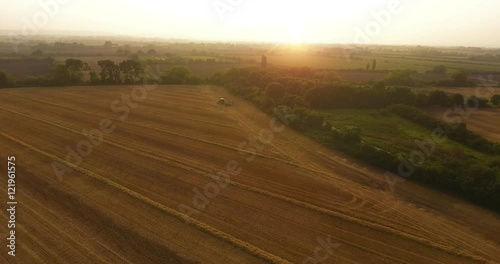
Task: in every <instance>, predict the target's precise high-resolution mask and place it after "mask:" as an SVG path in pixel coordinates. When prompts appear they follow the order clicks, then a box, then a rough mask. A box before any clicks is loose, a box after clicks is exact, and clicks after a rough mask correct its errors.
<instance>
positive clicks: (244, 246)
mask: <svg viewBox="0 0 500 264" xmlns="http://www.w3.org/2000/svg"><path fill="white" fill-rule="evenodd" d="M0 135H1V136H3V137H4V138H6V139H8V140H10V141H12V142H15V143H17V144H19V145H21V146H23V147H25V148H28V149H30V150H31V151H34V152H36V153H38V154H39V155H42V156H45V157H48V158H50V159H52V160H54V161H57V162H60V163H61V164H64V165H66V166H68V167H69V168H72V169H74V170H76V171H78V172H80V173H81V174H83V175H86V176H88V177H90V178H93V179H94V180H97V181H98V182H101V183H104V184H105V185H106V186H109V187H111V188H114V189H116V190H118V191H120V192H122V193H125V194H127V195H129V196H131V197H133V198H135V199H137V200H139V201H142V202H144V203H146V204H148V205H149V206H151V207H153V208H156V209H158V210H160V211H163V212H164V213H166V214H168V215H170V216H172V217H175V218H177V219H178V220H179V221H184V222H185V223H187V224H189V225H191V226H194V227H195V228H198V229H199V230H201V231H204V232H206V233H208V234H210V235H212V236H214V237H217V238H219V239H221V240H223V241H226V242H228V243H229V244H232V245H233V246H235V247H237V248H240V249H241V250H243V251H246V252H247V253H249V254H251V255H254V256H257V257H259V258H261V259H263V260H265V261H268V262H270V263H290V262H289V261H287V260H285V259H283V258H281V257H278V256H276V255H273V254H271V253H269V252H267V251H264V250H262V249H260V248H258V247H256V246H254V245H251V244H249V243H247V242H245V241H242V240H240V239H238V238H236V237H233V236H232V235H230V234H227V233H225V232H223V231H221V230H218V229H216V228H214V227H212V226H209V225H207V224H205V223H203V222H200V221H198V220H196V219H194V218H192V217H190V216H188V215H185V214H182V213H180V212H178V211H177V210H173V209H171V208H169V207H167V206H164V205H163V204H160V203H158V202H156V201H153V200H151V199H149V198H147V197H146V196H143V195H141V194H139V193H137V192H135V191H133V190H131V189H128V188H126V187H124V186H122V185H120V184H118V183H116V182H114V181H112V180H109V179H107V178H105V177H102V176H101V175H99V174H96V173H94V172H91V171H88V170H86V169H83V168H81V167H79V166H76V165H74V164H72V163H70V162H67V161H66V160H63V159H61V158H59V157H56V156H54V155H52V154H49V153H47V152H44V151H42V150H40V149H38V148H36V147H33V146H31V145H29V144H28V143H25V142H23V141H21V140H19V139H16V138H14V137H12V136H9V135H7V134H5V133H3V132H0Z"/></svg>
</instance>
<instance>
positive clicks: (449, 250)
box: [0, 107, 484, 261]
mask: <svg viewBox="0 0 500 264" xmlns="http://www.w3.org/2000/svg"><path fill="white" fill-rule="evenodd" d="M0 108H1V107H0ZM1 109H4V108H1ZM4 110H6V111H9V112H14V111H11V110H8V109H4ZM19 114H21V113H19ZM21 115H23V116H26V117H30V116H28V115H25V114H21ZM30 118H32V119H35V120H36V119H37V118H33V117H30ZM39 121H42V122H45V123H48V124H50V125H54V126H57V127H59V128H61V129H65V130H68V131H71V132H73V133H78V134H79V132H78V131H77V130H74V129H70V128H67V127H64V126H61V125H59V124H56V123H53V122H50V121H44V120H39ZM1 134H2V135H3V136H4V137H6V138H8V139H10V140H11V141H14V142H16V143H18V144H21V145H23V146H26V147H28V146H29V148H32V149H33V150H34V151H35V152H38V153H39V154H42V155H45V156H47V157H51V158H52V157H53V158H54V160H57V161H59V162H63V164H68V162H66V161H64V160H62V159H60V158H57V157H55V156H53V155H51V154H48V153H46V152H44V151H41V150H39V149H36V148H35V147H33V146H31V145H29V144H27V143H24V142H22V141H20V140H17V139H15V138H13V137H10V136H8V135H6V134H4V133H1ZM106 143H108V144H110V145H113V146H115V147H118V148H120V149H124V150H126V151H130V152H132V153H136V154H139V155H142V156H145V157H149V158H152V159H155V160H157V161H160V162H165V163H168V164H172V165H176V166H178V167H181V168H183V169H186V170H188V171H191V172H195V173H197V174H201V175H205V176H208V177H211V178H213V179H218V180H221V181H226V179H223V178H221V177H218V176H214V175H208V174H207V172H206V171H203V170H199V169H196V168H194V167H197V166H199V164H197V165H194V166H193V165H192V163H183V162H178V161H177V160H175V161H174V160H169V159H166V158H165V157H162V156H157V155H158V154H155V153H151V152H146V150H141V151H140V152H139V151H137V149H134V148H130V147H125V146H124V145H123V143H122V144H119V143H114V142H110V141H109V140H107V142H106ZM127 144H128V145H130V142H127ZM134 147H135V148H139V149H140V147H139V146H134ZM70 164H71V163H70ZM71 165H72V166H69V167H73V168H74V167H76V168H80V167H77V166H75V165H73V164H71ZM80 169H81V171H83V172H85V173H84V174H85V175H87V176H90V177H93V178H96V179H100V180H103V181H105V182H106V183H107V184H108V185H110V186H113V187H116V188H120V186H121V187H122V188H125V187H123V186H122V185H119V184H118V183H116V182H114V181H111V180H109V179H106V178H104V177H102V176H100V175H97V174H95V173H92V172H90V171H87V170H85V169H83V168H80ZM88 173H90V175H89V174H88ZM94 174H95V175H94ZM101 178H102V179H101ZM228 183H229V184H231V185H233V186H236V187H238V188H241V189H245V190H248V191H252V192H255V193H259V194H261V195H265V196H268V197H271V198H274V199H277V200H281V201H285V202H288V203H291V204H294V205H296V206H299V207H302V208H305V209H309V210H313V211H316V212H319V213H322V214H326V215H328V216H331V217H334V218H337V219H341V220H344V221H347V222H350V223H356V224H358V225H361V226H364V227H367V228H370V229H373V230H376V231H381V232H384V233H388V234H392V235H396V236H398V237H401V238H404V239H406V240H409V241H413V242H417V243H419V244H421V245H424V246H428V247H432V248H435V249H438V250H441V251H444V252H447V253H451V254H454V255H458V256H461V257H466V258H469V259H471V260H477V261H484V259H482V258H481V257H478V256H475V255H471V254H469V253H468V252H464V251H462V250H459V249H456V248H452V247H448V246H445V245H442V244H438V243H434V242H432V241H429V240H427V239H424V238H421V237H418V236H415V235H413V234H409V233H404V232H400V231H398V230H396V229H393V228H392V227H387V226H384V225H380V224H377V223H372V222H369V221H367V220H364V219H360V218H355V217H352V216H349V215H346V214H344V213H340V212H335V211H332V210H329V209H326V208H323V207H319V206H316V205H312V204H309V203H306V202H302V201H299V200H296V199H294V198H290V197H287V196H283V195H280V194H276V193H273V192H270V191H266V190H262V189H259V188H256V187H253V186H249V185H246V184H241V183H238V182H234V181H228ZM125 189H126V190H125V192H126V193H129V191H130V194H131V195H132V196H133V197H135V198H137V199H139V200H141V201H145V202H147V203H150V202H153V203H154V205H155V207H158V206H159V205H161V204H159V203H157V202H155V201H153V200H150V199H149V198H147V197H145V196H142V195H140V194H138V193H136V192H133V191H131V190H129V189H127V188H125ZM145 199H146V200H145ZM162 206H163V205H161V206H160V209H162ZM163 207H166V206H163ZM166 208H168V207H166ZM163 209H164V208H163ZM168 209H169V210H167V212H168V213H169V214H170V213H172V211H175V212H176V213H177V214H180V215H181V216H180V217H182V214H181V213H179V212H178V211H176V210H173V209H170V208H168ZM177 216H179V215H177ZM200 223H201V222H200ZM196 225H198V224H196ZM212 233H214V235H216V236H218V235H217V232H215V231H214V232H212ZM223 237H224V236H223Z"/></svg>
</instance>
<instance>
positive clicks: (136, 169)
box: [0, 86, 500, 263]
mask: <svg viewBox="0 0 500 264" xmlns="http://www.w3.org/2000/svg"><path fill="white" fill-rule="evenodd" d="M132 90H133V86H116V87H111V86H108V87H67V88H23V89H4V90H0V155H1V158H2V159H5V160H4V161H2V163H1V164H2V165H1V166H0V168H1V170H2V171H1V173H2V175H4V173H5V172H6V167H5V164H6V157H7V156H10V155H15V156H16V161H17V177H16V179H17V182H16V183H17V189H16V191H17V196H18V197H17V200H18V202H19V206H18V209H17V214H18V216H17V223H18V224H17V226H16V234H17V240H16V241H17V249H16V257H11V256H9V255H7V249H6V247H5V245H4V246H2V247H1V248H3V250H2V252H1V255H0V256H1V257H0V258H1V260H0V262H2V263H42V262H45V263H57V262H60V263H66V262H68V261H69V262H71V263H269V262H274V263H287V262H292V263H476V262H477V263H484V262H490V263H498V262H500V217H499V216H498V215H496V214H494V213H491V212H488V211H486V210H483V209H480V208H477V207H475V206H472V205H469V204H467V203H465V202H463V201H461V200H459V199H456V198H453V197H450V196H447V195H444V194H440V193H437V192H435V191H432V190H429V189H426V188H423V187H421V186H418V185H416V184H413V183H411V182H409V181H405V182H397V183H396V184H395V185H393V188H392V189H393V190H391V188H390V187H389V184H388V180H387V179H386V178H385V177H384V176H383V172H382V171H378V170H376V169H373V168H370V167H367V166H364V165H362V164H358V163H357V162H354V161H352V160H350V159H349V158H346V157H344V156H342V155H341V154H339V153H336V152H333V151H331V150H329V149H326V148H324V147H322V146H320V145H318V144H317V143H315V142H313V141H311V140H309V139H307V138H305V137H303V136H301V135H299V134H297V133H296V132H294V131H292V130H291V129H289V128H284V127H283V126H282V125H281V123H279V122H276V119H273V118H272V117H269V116H267V115H265V114H263V113H262V112H260V111H259V110H257V109H256V108H254V107H253V106H251V105H249V104H247V103H246V102H244V101H242V100H238V99H234V103H235V104H234V106H232V107H222V106H218V105H217V104H216V102H217V99H218V98H219V97H221V96H224V97H229V96H228V95H227V94H226V92H225V91H224V90H223V89H222V88H220V87H212V86H160V87H157V88H156V89H153V90H150V91H148V93H147V96H145V97H143V98H140V99H141V100H140V101H135V100H134V99H133V98H132V99H131V98H128V99H127V97H126V96H127V95H130V94H131V91H132ZM122 95H125V97H122ZM135 95H136V96H138V95H141V94H139V93H138V94H135ZM136 99H139V98H138V97H136ZM116 100H118V101H116ZM95 129H100V130H101V132H102V131H105V133H103V134H102V137H100V136H99V134H98V133H93V132H95ZM83 131H85V132H90V134H92V133H93V134H92V135H94V136H93V137H90V139H91V140H90V139H89V137H87V136H86V135H84V133H82V132H83ZM92 131H93V132H92ZM259 134H260V136H259ZM92 140H93V141H92ZM82 142H83V143H82ZM85 142H87V143H85ZM89 142H90V144H91V145H88V144H89ZM89 146H90V147H89ZM85 147H86V148H85ZM78 153H82V154H85V155H80V154H78ZM54 166H55V167H56V168H57V171H58V173H57V175H56V173H55V171H54ZM0 190H1V193H2V195H0V197H2V198H1V200H0V201H1V202H2V204H5V202H6V199H7V198H6V197H7V185H6V184H2V185H0ZM4 194H5V195H4ZM1 212H2V213H0V223H1V226H2V229H1V236H2V237H4V238H6V237H7V230H6V229H4V227H5V226H6V223H7V221H8V215H7V212H6V210H1ZM4 223H5V225H4ZM4 241H5V239H4ZM5 243H6V242H5Z"/></svg>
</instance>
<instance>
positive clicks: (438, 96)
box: [427, 90, 450, 106]
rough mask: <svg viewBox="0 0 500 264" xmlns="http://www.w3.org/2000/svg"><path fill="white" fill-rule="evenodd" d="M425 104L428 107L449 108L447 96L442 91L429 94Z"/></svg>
mask: <svg viewBox="0 0 500 264" xmlns="http://www.w3.org/2000/svg"><path fill="white" fill-rule="evenodd" d="M427 104H428V105H430V106H436V105H439V106H449V105H450V101H449V99H448V95H447V94H446V93H445V92H444V91H443V90H434V91H432V92H431V93H430V94H429V97H428V98H427Z"/></svg>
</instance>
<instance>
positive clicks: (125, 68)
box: [119, 60, 144, 84]
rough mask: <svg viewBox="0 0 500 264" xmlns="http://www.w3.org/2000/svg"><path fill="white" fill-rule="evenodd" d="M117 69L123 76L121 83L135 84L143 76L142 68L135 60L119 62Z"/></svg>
mask: <svg viewBox="0 0 500 264" xmlns="http://www.w3.org/2000/svg"><path fill="white" fill-rule="evenodd" d="M119 67H120V71H121V72H122V74H123V81H124V82H125V83H129V84H130V83H136V82H137V81H138V80H140V79H141V76H142V75H143V74H144V67H143V66H142V64H141V63H140V62H138V61H135V60H125V61H122V62H120V64H119Z"/></svg>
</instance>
